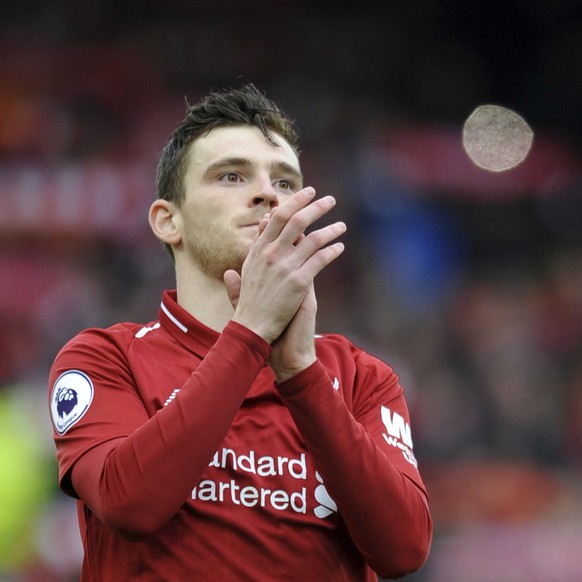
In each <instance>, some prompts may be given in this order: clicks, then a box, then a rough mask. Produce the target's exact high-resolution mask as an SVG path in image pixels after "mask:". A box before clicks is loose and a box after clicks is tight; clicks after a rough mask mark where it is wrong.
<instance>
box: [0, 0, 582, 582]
mask: <svg viewBox="0 0 582 582" xmlns="http://www.w3.org/2000/svg"><path fill="white" fill-rule="evenodd" d="M580 71H582V6H581V4H580V2H578V1H577V0H539V1H536V2H531V1H526V0H490V1H489V2H485V3H473V2H467V1H466V0H443V1H437V0H427V1H423V2H390V1H388V0H384V1H383V2H370V1H367V0H360V1H359V2H357V3H344V2H327V1H323V2H318V3H317V2H294V1H290V0H271V1H270V2H268V1H266V0H246V1H245V2H235V1H227V0H200V1H188V0H140V1H137V0H123V1H117V2H113V1H107V0H84V1H83V2H77V1H74V0H53V1H52V2H44V1H42V0H23V1H20V2H15V1H14V2H10V1H9V2H5V3H3V7H2V18H1V19H0V243H1V244H0V580H2V581H3V582H31V581H43V582H66V581H72V580H77V579H78V568H79V563H80V560H81V550H80V543H79V541H78V533H77V526H76V515H75V507H74V502H72V501H71V500H69V499H67V498H66V497H65V496H64V495H63V494H61V493H60V492H59V491H58V489H57V484H56V481H57V468H56V463H55V460H54V450H53V445H52V439H51V427H50V423H49V420H48V413H47V406H46V401H47V388H48V387H47V371H48V368H49V366H50V364H51V361H52V359H53V358H54V356H55V354H56V352H57V351H58V349H59V348H60V347H61V346H62V345H63V344H64V343H65V342H66V341H67V340H68V339H69V338H70V337H71V336H72V335H74V334H75V333H76V332H77V331H79V330H81V329H83V328H86V327H90V326H107V325H109V324H112V323H114V322H117V321H125V320H132V321H143V322H149V321H151V320H154V319H155V318H156V317H157V309H158V304H159V298H160V294H161V292H162V290H163V289H164V288H168V287H172V286H173V271H172V266H171V264H170V261H169V258H168V257H167V255H166V254H165V252H164V250H163V249H162V248H161V246H160V245H159V244H158V243H157V242H156V241H155V240H154V238H153V236H152V235H151V234H150V232H149V230H148V227H147V220H146V213H147V208H148V206H149V204H150V202H151V201H152V199H153V197H154V173H155V166H156V163H157V159H158V156H159V153H160V150H161V148H162V147H163V145H164V143H165V141H166V139H167V138H168V136H169V133H170V131H171V130H172V128H173V127H174V125H175V124H176V123H177V122H178V121H179V120H180V119H181V118H182V116H183V114H184V111H185V107H186V103H187V102H195V101H196V100H197V99H198V98H200V97H201V96H203V95H204V94H206V93H207V92H208V91H209V90H211V89H212V88H217V87H221V88H222V87H232V86H238V85H240V84H241V83H243V82H246V81H252V82H254V83H255V84H256V85H258V86H259V87H260V88H262V89H264V90H265V91H266V92H267V95H268V96H269V97H271V98H273V99H274V100H275V101H277V102H278V103H279V104H280V105H281V106H282V107H283V108H284V109H285V110H286V111H287V112H288V113H289V114H290V115H291V117H293V118H294V119H295V120H296V122H297V124H298V127H299V130H300V133H301V136H302V151H303V154H302V163H303V169H304V173H305V175H306V177H307V183H308V184H312V185H314V186H315V188H316V189H317V191H318V192H319V193H320V194H333V195H335V196H336V197H337V198H338V205H337V208H336V209H335V210H334V213H335V215H336V218H337V219H339V218H341V219H342V220H345V221H346V222H347V224H348V227H349V231H348V233H347V234H346V236H345V242H346V245H347V250H346V253H345V254H344V256H343V257H342V259H341V260H340V261H339V262H338V263H337V264H334V265H333V266H332V267H330V268H329V269H328V271H326V272H325V273H324V274H322V275H321V277H320V279H319V281H318V288H317V290H318V295H319V304H320V313H319V329H320V331H322V332H325V331H334V332H341V333H344V334H346V335H348V336H349V337H350V338H352V339H353V340H354V341H355V342H356V343H358V344H359V345H361V346H363V347H365V348H367V349H368V350H369V351H371V352H373V353H376V354H377V355H379V356H381V357H382V358H383V359H385V360H386V361H388V362H389V363H390V364H391V365H392V366H393V367H394V368H395V370H396V371H397V372H398V374H399V375H400V377H401V381H402V384H403V385H404V386H405V389H406V394H407V398H408V401H409V404H410V409H411V416H412V421H413V437H414V440H415V451H416V454H417V457H418V459H419V463H420V467H421V470H422V472H423V476H424V477H425V480H426V483H427V486H428V489H429V493H430V496H431V505H432V511H433V515H434V519H435V527H436V529H435V539H434V544H433V548H432V553H431V556H430V558H429V560H428V562H427V564H426V566H425V567H424V569H423V570H422V571H421V572H419V573H417V574H415V575H412V576H410V577H409V579H410V580H415V581H421V582H457V581H459V582H518V581H527V582H538V581H539V582H551V581H557V582H558V581H559V582H570V581H572V582H573V581H575V580H579V579H580V576H582V481H581V477H582V75H581V74H580ZM487 103H489V104H491V103H492V104H498V105H504V106H506V107H509V108H511V109H513V110H515V111H516V112H518V113H519V114H520V115H522V116H523V117H524V118H525V119H526V121H527V122H528V123H529V125H530V126H531V128H532V129H533V131H534V133H535V137H534V145H533V148H532V151H531V153H530V155H529V157H528V158H527V159H526V160H525V162H524V163H523V164H521V165H520V166H518V167H517V168H515V169H513V170H511V171H508V172H503V173H491V172H487V171H484V170H480V169H478V168H477V167H476V166H474V165H473V164H472V163H471V162H470V160H469V159H468V157H467V156H466V154H465V152H464V151H463V147H462V142H461V135H462V125H463V122H464V120H465V119H466V118H467V117H468V116H469V115H470V113H471V112H472V111H473V110H474V109H475V108H476V107H477V106H479V105H482V104H487Z"/></svg>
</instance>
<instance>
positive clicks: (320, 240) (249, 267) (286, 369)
mask: <svg viewBox="0 0 582 582" xmlns="http://www.w3.org/2000/svg"><path fill="white" fill-rule="evenodd" d="M314 197H315V190H314V189H313V188H311V187H307V188H304V189H302V190H299V191H298V192H296V193H295V194H293V195H292V196H291V197H290V198H289V199H288V200H286V201H285V202H284V203H283V204H281V205H280V206H277V207H276V208H275V209H273V210H272V211H271V212H270V213H268V214H266V215H265V216H264V218H263V219H262V221H261V223H260V225H259V232H258V235H257V238H256V240H255V242H254V243H253V245H252V246H251V249H250V251H249V254H248V256H247V258H246V260H245V262H244V264H243V267H242V270H241V273H240V275H239V274H238V273H237V272H236V271H233V270H229V271H226V273H225V274H224V283H225V285H226V290H227V293H228V296H229V299H230V301H231V303H232V305H233V307H234V309H235V312H234V315H233V320H234V321H237V322H238V323H240V324H241V325H244V326H245V327H247V328H249V329H251V330H252V331H253V332H255V333H256V334H257V335H259V336H260V337H262V338H263V339H264V340H265V341H267V342H268V343H269V344H271V346H272V352H271V356H270V358H269V365H270V366H271V368H272V369H273V372H274V373H275V376H276V378H277V381H278V382H283V381H284V380H287V379H288V378H290V377H292V376H294V375H295V374H297V373H298V372H300V371H301V370H304V369H305V368H307V367H308V366H310V365H311V364H312V363H313V362H314V361H315V343H314V335H315V315H316V311H317V301H316V297H315V291H314V285H313V281H314V279H315V276H316V275H317V274H318V273H319V272H320V271H321V270H322V269H324V268H325V267H326V266H327V265H329V264H330V263H332V262H333V261H334V260H335V259H337V258H338V257H339V256H340V255H341V254H342V252H343V250H344V245H343V244H342V243H341V242H334V241H335V240H336V239H337V238H338V237H339V236H341V235H342V234H343V233H344V232H345V231H346V225H345V223H343V222H334V223H332V224H328V225H326V226H323V227H320V228H317V229H314V230H313V231H311V232H310V233H309V234H305V231H306V229H307V228H309V227H310V226H311V225H313V224H314V223H315V222H317V221H318V220H319V219H320V218H322V217H323V216H325V215H326V214H327V213H328V212H329V211H330V210H331V209H332V208H333V207H334V206H335V199H334V198H333V197H332V196H325V197H323V198H320V199H315V198H314Z"/></svg>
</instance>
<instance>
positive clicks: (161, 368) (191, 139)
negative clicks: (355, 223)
mask: <svg viewBox="0 0 582 582" xmlns="http://www.w3.org/2000/svg"><path fill="white" fill-rule="evenodd" d="M302 181H303V179H302V175H301V170H300V165H299V159H298V149H297V144H296V134H295V131H294V128H293V126H292V124H291V122H290V121H289V120H288V119H286V117H285V116H284V115H283V114H282V113H281V112H280V110H279V109H278V108H277V107H276V105H275V104H274V103H272V102H271V101H269V100H267V99H266V98H265V97H264V96H263V95H262V94H261V93H260V92H259V91H257V89H256V88H255V87H254V86H252V85H249V86H245V87H243V88H241V89H238V90H232V91H226V92H214V93H212V94H211V95H210V96H208V97H207V98H206V99H204V100H203V101H202V102H201V103H199V104H197V105H195V106H193V107H190V108H189V110H188V113H187V116H186V118H185V119H184V120H183V121H182V122H181V123H180V124H179V126H178V127H177V128H176V130H175V131H174V133H173V134H172V136H171V138H170V140H169V143H168V144H167V145H166V147H165V148H164V151H163V154H162V157H161V160H160V163H159V166H158V173H157V194H158V198H157V200H156V201H155V202H154V203H153V204H152V206H151V209H150V213H149V222H150V225H151V228H152V230H153V232H154V234H155V235H156V236H157V237H158V238H159V239H160V240H161V241H162V242H163V243H164V244H165V245H166V246H167V248H168V249H169V250H170V252H171V254H172V257H173V260H174V262H175V269H176V290H175V291H169V292H168V291H167V292H165V293H164V295H163V298H162V303H161V307H160V310H159V319H158V321H156V322H153V323H149V324H147V325H140V324H134V323H122V324H119V325H115V326H113V327H111V328H109V329H105V330H103V329H90V330H86V331H84V332H82V333H81V334H79V335H78V336H77V337H76V338H74V339H73V340H71V341H70V342H69V343H68V344H67V345H66V346H65V347H64V348H63V350H61V352H60V353H59V354H58V356H57V358H56V360H55V362H54V364H53V367H52V369H51V374H50V385H51V394H50V408H51V413H52V419H53V424H54V429H55V433H54V434H55V442H56V446H57V458H58V461H59V464H60V485H61V487H62V489H63V490H64V491H65V492H66V493H68V494H69V495H71V496H73V497H76V498H77V499H78V500H79V502H78V507H79V523H80V529H81V534H82V538H83V545H84V550H85V559H84V562H83V572H82V580H84V581H89V580H90V581H104V582H112V581H117V580H119V581H120V582H121V581H123V582H128V581H133V580H164V581H166V580H167V581H180V582H183V581H185V580H196V581H198V580H213V581H214V580H230V581H234V580H236V581H239V580H252V581H257V580H258V581H261V580H301V581H310V580H313V581H315V580H317V581H334V582H337V581H341V580H349V581H364V580H375V579H376V575H375V574H374V572H376V574H377V575H379V576H381V577H384V578H387V577H397V576H402V575H404V574H406V573H408V572H411V571H414V570H416V569H418V568H419V567H420V566H421V565H422V564H423V562H424V560H425V559H426V556H427V553H428V549H429V545H430V539H431V520H430V516H429V511H428V506H427V500H426V493H425V489H424V486H423V483H422V481H421V478H420V476H419V473H418V470H417V466H416V461H415V459H414V456H413V453H412V439H411V436H410V425H409V420H408V412H407V409H406V404H405V401H404V398H403V394H402V389H401V387H400V386H399V384H398V379H397V377H396V375H395V374H394V372H393V371H392V370H391V369H390V368H389V367H388V366H386V365H385V364H383V363H382V362H380V361H379V360H377V359H376V358H374V357H372V356H370V355H368V354H366V353H364V352H363V351H361V350H360V349H358V348H357V347H355V346H354V345H352V344H351V343H350V342H349V341H348V340H346V339H345V338H343V337H341V336H337V335H328V336H315V333H314V330H315V314H316V298H315V292H314V286H313V280H314V278H315V276H316V275H317V274H318V273H319V272H320V271H321V270H322V269H323V268H325V267H326V266H327V265H329V264H330V263H331V262H332V261H334V260H335V259H336V258H337V257H338V256H339V255H340V254H341V253H342V251H343V245H342V244H341V243H339V242H337V238H338V237H339V236H341V234H343V232H344V231H345V225H344V224H343V223H341V222H337V223H332V224H328V225H326V226H319V227H316V226H315V223H316V222H317V221H318V220H319V219H320V218H322V217H324V216H325V214H326V213H327V212H329V210H330V209H331V208H332V207H333V206H334V204H335V201H334V199H333V198H331V197H323V198H319V199H315V192H314V190H313V189H312V188H309V187H306V188H304V187H303V183H302ZM308 228H310V229H311V232H310V233H309V234H306V229H308Z"/></svg>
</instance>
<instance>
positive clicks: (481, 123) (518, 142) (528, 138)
mask: <svg viewBox="0 0 582 582" xmlns="http://www.w3.org/2000/svg"><path fill="white" fill-rule="evenodd" d="M533 135H534V134H533V131H532V130H531V128H530V127H529V125H528V124H527V123H526V122H525V120H524V119H523V118H522V117H520V116H519V115H518V114H517V113H515V111H512V110H511V109H507V108H506V107H501V106H500V105H481V106H479V107H477V109H475V111H473V113H471V115H469V117H468V118H467V120H466V121H465V124H464V126H463V147H464V148H465V151H466V152H467V155H468V156H469V158H470V159H471V160H472V161H473V163H474V164H475V165H477V166H478V167H480V168H483V169H484V170H489V171H492V172H503V171H506V170H510V169H511V168H515V167H516V166H517V165H519V164H521V162H523V160H525V158H526V157H527V155H528V153H529V151H530V149H531V146H532V143H533Z"/></svg>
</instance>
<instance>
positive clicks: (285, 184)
mask: <svg viewBox="0 0 582 582" xmlns="http://www.w3.org/2000/svg"><path fill="white" fill-rule="evenodd" d="M275 186H276V187H277V188H279V189H280V190H283V191H284V192H294V191H295V186H294V185H293V183H292V182H291V181H289V180H285V179H281V180H277V181H276V182H275Z"/></svg>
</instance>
